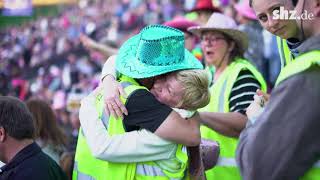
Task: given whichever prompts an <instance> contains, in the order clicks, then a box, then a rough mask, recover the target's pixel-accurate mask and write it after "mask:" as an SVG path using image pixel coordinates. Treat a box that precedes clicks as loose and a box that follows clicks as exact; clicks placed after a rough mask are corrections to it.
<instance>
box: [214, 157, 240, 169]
mask: <svg viewBox="0 0 320 180" xmlns="http://www.w3.org/2000/svg"><path fill="white" fill-rule="evenodd" d="M217 165H218V166H227V167H237V166H238V165H237V162H236V159H235V158H225V157H219V159H218V162H217Z"/></svg>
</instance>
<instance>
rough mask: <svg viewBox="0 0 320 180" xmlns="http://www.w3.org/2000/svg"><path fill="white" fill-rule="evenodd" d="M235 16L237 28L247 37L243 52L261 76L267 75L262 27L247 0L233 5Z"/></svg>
mask: <svg viewBox="0 0 320 180" xmlns="http://www.w3.org/2000/svg"><path fill="white" fill-rule="evenodd" d="M234 8H235V10H236V12H237V16H236V20H237V22H238V23H239V24H240V25H239V29H240V30H241V31H243V32H245V33H246V34H247V35H248V38H249V46H248V49H247V51H246V52H245V53H244V57H245V58H246V59H248V60H249V61H250V62H251V63H252V64H253V65H255V66H256V68H257V69H258V70H259V71H260V73H261V74H262V75H263V77H264V78H265V79H266V77H267V69H266V62H265V59H264V53H263V52H264V39H263V36H262V30H263V28H262V27H261V25H260V24H259V22H258V21H257V17H256V15H255V12H254V11H253V9H252V8H250V6H249V0H243V1H240V2H239V3H237V4H236V5H235V6H234Z"/></svg>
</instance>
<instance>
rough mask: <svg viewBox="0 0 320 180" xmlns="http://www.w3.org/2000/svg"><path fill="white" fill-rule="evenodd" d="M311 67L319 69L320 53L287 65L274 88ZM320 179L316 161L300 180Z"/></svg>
mask: <svg viewBox="0 0 320 180" xmlns="http://www.w3.org/2000/svg"><path fill="white" fill-rule="evenodd" d="M312 66H319V67H320V51H319V50H314V51H310V52H307V53H305V54H302V55H299V56H298V57H297V58H296V59H295V60H294V61H293V62H291V63H290V64H288V65H287V66H286V67H285V68H284V69H282V70H281V72H280V75H279V77H278V79H277V82H276V86H278V85H279V84H280V83H281V82H283V81H284V80H286V79H288V78H290V77H292V76H294V75H295V74H298V73H301V72H303V71H305V70H307V69H309V68H311V67H312ZM316 179H320V160H318V161H317V162H316V163H315V164H314V165H313V167H312V168H311V169H310V170H309V171H307V172H306V173H305V174H304V176H303V177H301V178H300V180H316Z"/></svg>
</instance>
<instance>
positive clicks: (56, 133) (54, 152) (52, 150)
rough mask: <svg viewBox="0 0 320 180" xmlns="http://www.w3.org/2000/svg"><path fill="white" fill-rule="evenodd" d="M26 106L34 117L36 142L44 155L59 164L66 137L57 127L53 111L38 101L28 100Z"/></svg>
mask: <svg viewBox="0 0 320 180" xmlns="http://www.w3.org/2000/svg"><path fill="white" fill-rule="evenodd" d="M26 104H27V106H28V108H29V110H30V112H31V113H32V115H33V117H34V125H35V130H36V132H35V139H36V142H37V143H38V145H39V146H40V147H41V148H42V150H43V152H44V153H46V154H47V155H49V156H50V157H51V158H52V159H53V160H55V161H56V162H57V163H59V159H60V156H61V154H62V153H63V151H64V150H65V147H66V145H67V137H66V135H65V134H64V132H63V131H62V130H61V129H60V127H59V126H58V123H57V119H56V116H55V114H54V112H53V110H52V109H51V107H50V106H49V104H47V103H46V102H45V101H43V100H40V99H30V100H28V101H27V102H26Z"/></svg>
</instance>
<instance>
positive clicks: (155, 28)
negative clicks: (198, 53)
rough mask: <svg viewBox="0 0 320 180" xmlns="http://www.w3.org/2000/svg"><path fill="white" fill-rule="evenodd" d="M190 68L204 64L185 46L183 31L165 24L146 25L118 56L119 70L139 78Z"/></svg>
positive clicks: (117, 67) (122, 47)
mask: <svg viewBox="0 0 320 180" xmlns="http://www.w3.org/2000/svg"><path fill="white" fill-rule="evenodd" d="M186 69H203V66H202V64H201V63H200V62H199V60H197V59H196V58H195V57H194V56H193V55H192V54H191V53H190V52H189V51H188V50H187V49H185V48H184V34H183V32H181V31H180V30H178V29H175V28H172V27H168V26H163V25H149V26H147V27H145V28H143V29H142V30H141V31H140V33H139V34H137V35H135V36H133V37H131V38H130V39H129V40H127V41H126V42H125V43H124V44H123V45H122V46H121V47H120V49H119V52H118V55H117V59H116V70H117V71H119V72H120V73H122V74H124V75H126V76H129V77H131V78H137V79H142V78H149V77H154V76H158V75H162V74H165V73H169V72H173V71H177V70H186Z"/></svg>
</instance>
